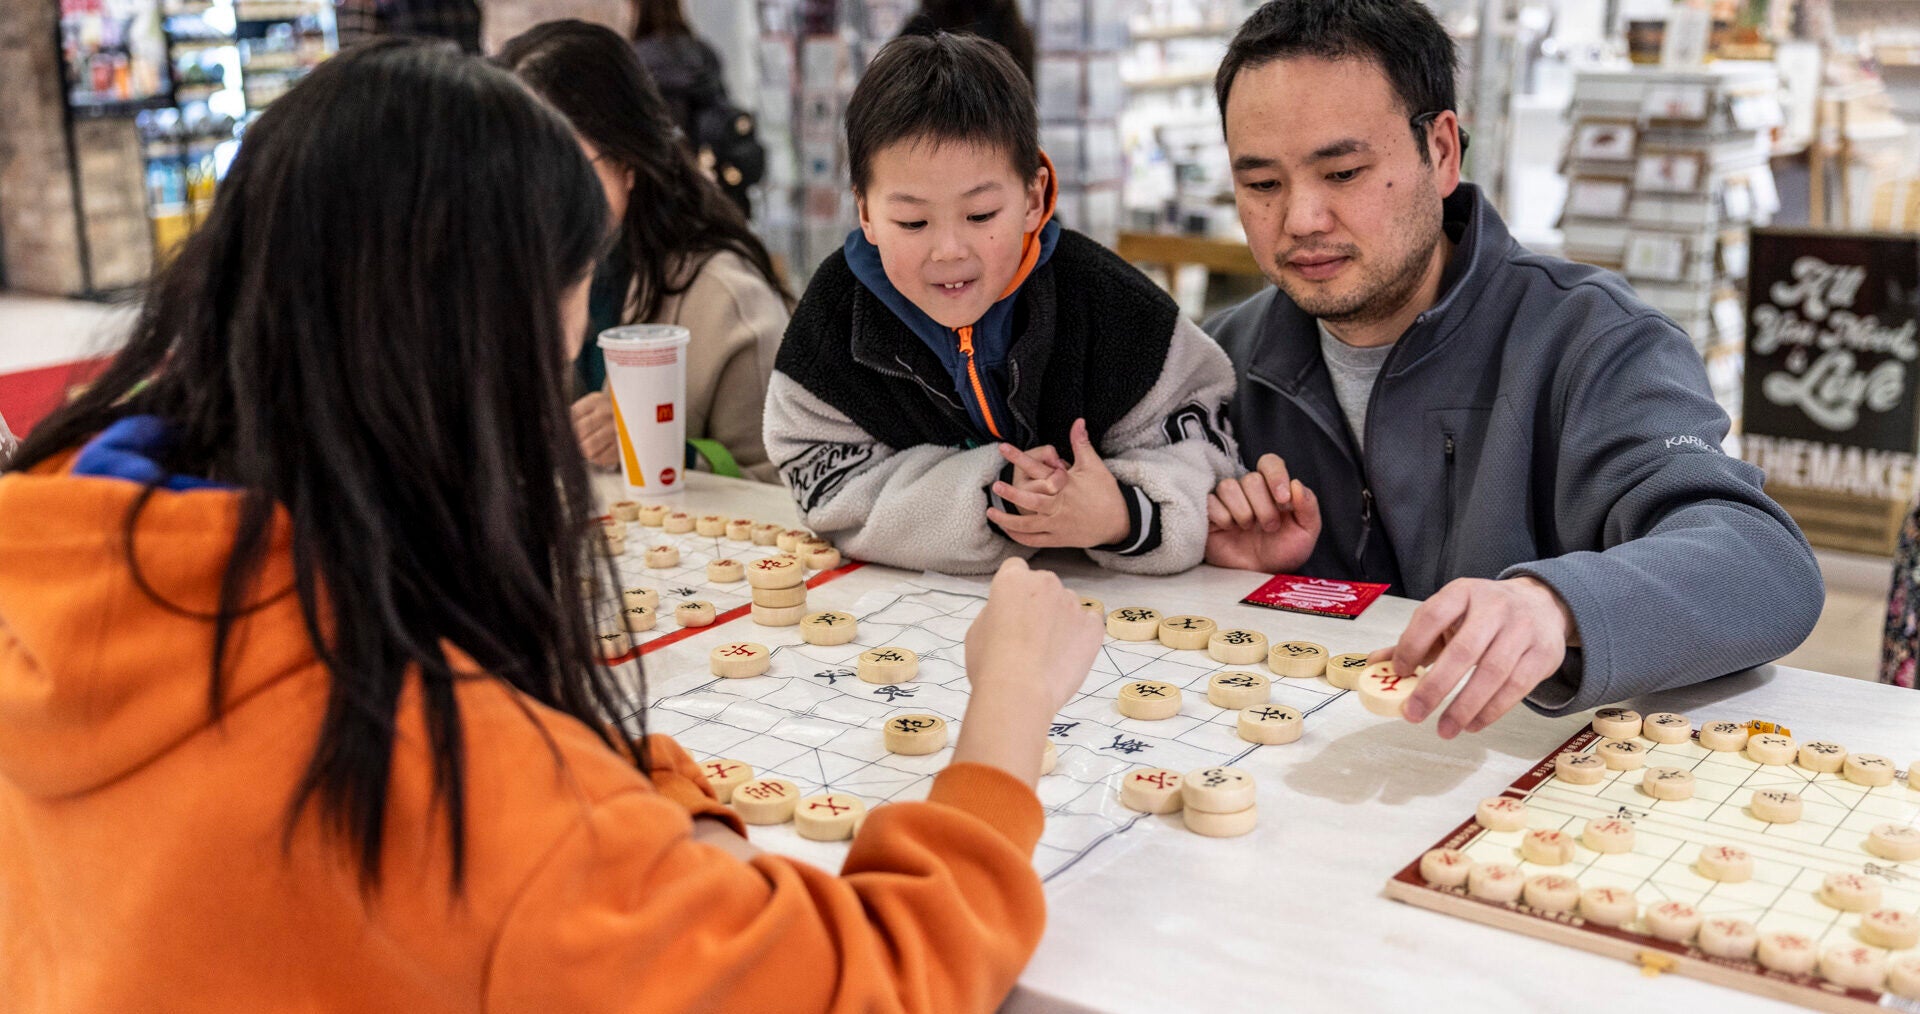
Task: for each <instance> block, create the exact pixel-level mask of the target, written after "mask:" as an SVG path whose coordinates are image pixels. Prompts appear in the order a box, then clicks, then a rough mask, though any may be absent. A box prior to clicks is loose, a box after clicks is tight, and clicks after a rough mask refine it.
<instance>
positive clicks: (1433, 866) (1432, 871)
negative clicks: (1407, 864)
mask: <svg viewBox="0 0 1920 1014" xmlns="http://www.w3.org/2000/svg"><path fill="white" fill-rule="evenodd" d="M1472 874H1473V860H1471V859H1469V858H1467V854H1466V853H1465V852H1462V851H1460V850H1459V849H1430V850H1428V852H1427V853H1426V854H1425V855H1423V856H1421V857H1420V879H1422V880H1424V881H1426V882H1427V883H1429V884H1432V885H1433V886H1435V887H1465V886H1467V878H1468V877H1469V876H1471V875H1472Z"/></svg>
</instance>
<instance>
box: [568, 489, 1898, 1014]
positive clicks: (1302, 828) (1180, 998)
mask: <svg viewBox="0 0 1920 1014" xmlns="http://www.w3.org/2000/svg"><path fill="white" fill-rule="evenodd" d="M599 491H600V493H601V494H602V496H603V497H604V498H605V499H608V500H611V499H619V498H621V497H622V496H624V495H625V489H624V487H623V485H622V484H621V483H620V482H619V481H618V480H617V479H616V478H608V477H602V479H601V480H600V481H599ZM675 499H679V500H684V501H685V502H686V503H687V504H691V505H692V508H691V509H692V510H694V511H696V512H699V513H706V512H710V511H711V512H716V513H726V514H729V515H731V516H746V517H754V518H759V519H763V520H767V521H780V522H783V523H788V524H794V523H797V515H796V513H795V511H794V507H793V503H792V501H791V499H790V498H789V497H788V496H787V494H786V492H785V491H784V490H782V489H779V488H778V487H773V486H762V485H756V484H753V483H747V482H741V481H738V480H729V479H720V478H715V477H713V476H710V475H706V474H703V473H695V474H693V475H692V476H690V477H689V483H688V490H687V492H686V493H684V494H682V495H681V496H679V497H676V498H675ZM1040 563H1041V565H1043V566H1046V567H1048V568H1050V569H1053V570H1056V571H1058V572H1059V573H1060V574H1061V576H1062V577H1063V578H1065V579H1066V580H1067V581H1068V583H1069V584H1070V586H1071V587H1072V588H1073V589H1074V590H1076V591H1078V592H1081V593H1083V594H1086V595H1091V596H1093V597H1095V598H1099V599H1101V600H1102V601H1104V602H1107V603H1108V604H1110V605H1114V606H1118V605H1119V604H1121V603H1123V602H1126V603H1134V604H1139V605H1147V606H1151V607H1153V608H1157V609H1160V610H1162V612H1166V613H1172V612H1192V613H1198V614H1200V615H1204V616H1209V617H1212V618H1213V619H1215V620H1218V621H1219V622H1220V623H1222V624H1223V625H1226V624H1229V623H1231V624H1234V625H1240V626H1247V627H1251V628H1254V629H1258V630H1262V631H1265V632H1266V633H1267V634H1268V636H1269V637H1271V638H1273V639H1275V640H1279V639H1282V638H1305V639H1308V640H1313V641H1317V642H1319V643H1322V644H1325V645H1327V647H1328V649H1329V650H1330V651H1332V652H1335V653H1339V652H1344V651H1359V650H1366V649H1372V648H1375V647H1379V646H1382V645H1385V644H1389V643H1391V642H1392V641H1393V639H1394V638H1395V637H1397V636H1398V634H1399V632H1400V629H1401V628H1402V627H1403V626H1404V625H1405V623H1406V621H1407V619H1408V617H1409V616H1411V615H1412V613H1413V610H1414V607H1415V605H1416V604H1417V603H1415V602H1413V601H1412V600H1408V599H1398V598H1383V599H1381V600H1380V601H1378V602H1376V603H1374V605H1373V606H1372V607H1371V608H1369V609H1368V610H1367V612H1366V613H1365V614H1364V615H1363V616H1361V617H1360V618H1358V619H1356V620H1350V621H1349V620H1334V619H1325V618H1320V617H1313V616H1303V615H1297V614H1293V613H1282V612H1276V611H1273V610H1267V609H1260V608H1256V607H1251V606H1243V605H1240V604H1239V600H1240V599H1241V598H1242V597H1244V596H1245V595H1246V594H1247V593H1248V592H1250V591H1252V590H1253V589H1254V588H1256V587H1258V586H1259V585H1260V584H1261V582H1262V581H1263V580H1264V578H1263V577H1262V576H1261V575H1257V574H1249V573H1246V572H1242V571H1229V570H1221V569H1218V568H1214V567H1205V566H1203V567H1199V568H1197V569H1195V570H1193V571H1189V572H1188V573H1185V574H1180V575H1176V576H1173V577H1162V578H1141V577H1131V576H1128V575H1124V574H1115V573H1112V572H1109V571H1103V570H1100V569H1099V568H1097V567H1095V566H1093V565H1092V564H1091V563H1089V562H1088V561H1087V560H1086V559H1085V558H1084V557H1083V556H1080V555H1079V554H1056V555H1049V556H1047V557H1043V558H1042V560H1041V561H1040ZM907 576H911V575H909V574H907V573H906V572H903V571H898V570H892V569H889V568H885V567H878V566H872V565H869V566H867V567H865V568H863V569H861V570H859V571H856V572H854V573H852V574H848V575H846V576H844V577H841V578H839V579H837V580H835V581H832V582H830V583H828V584H826V585H823V586H821V587H820V588H817V589H815V590H814V591H813V592H812V594H811V595H810V596H809V604H810V605H816V606H817V607H818V608H822V609H844V608H848V607H850V606H851V605H852V604H853V603H854V601H855V600H856V599H858V598H859V597H860V596H861V595H862V594H865V593H866V592H868V591H874V590H878V589H883V588H886V587H888V586H890V585H892V584H893V583H894V582H896V581H898V580H900V579H901V578H903V577H907ZM729 627H731V625H729ZM729 627H723V628H719V629H718V630H716V631H715V632H712V633H707V634H702V635H699V636H696V637H693V638H689V639H688V640H686V641H683V642H680V643H679V644H675V645H672V646H670V647H668V648H666V649H665V650H662V651H659V652H656V653H654V654H650V655H648V656H647V657H646V667H647V680H648V684H649V686H648V692H649V695H650V696H651V697H654V698H658V697H660V696H662V695H664V694H668V693H675V692H679V691H683V690H688V689H691V688H693V687H696V686H699V685H701V684H703V683H705V682H707V681H708V680H709V679H710V675H709V673H708V672H707V667H706V652H707V651H708V650H709V649H710V648H711V647H712V646H713V645H714V644H716V643H719V642H720V641H722V640H725V639H727V636H729V635H725V634H724V631H725V630H727V629H729ZM1628 704H1629V706H1631V707H1633V708H1635V709H1637V710H1639V711H1640V712H1642V713H1643V714H1644V713H1650V712H1654V711H1676V712H1680V713H1682V714H1686V715H1689V716H1690V717H1693V718H1694V719H1695V720H1696V721H1699V720H1702V719H1707V720H1711V719H1716V718H1730V719H1739V720H1744V719H1748V718H1763V719H1769V720H1775V721H1779V722H1782V723H1783V724H1786V725H1788V726H1791V727H1792V728H1794V730H1795V732H1796V734H1797V735H1799V736H1800V737H1802V738H1808V737H1812V736H1817V737H1819V738H1823V739H1831V740H1834V741H1837V742H1840V743H1842V744H1844V745H1846V746H1847V747H1848V748H1849V749H1850V750H1854V751H1866V752H1875V753H1883V754H1888V755H1890V756H1892V757H1893V758H1894V760H1895V762H1896V763H1897V764H1900V765H1902V766H1904V765H1906V764H1909V763H1914V762H1920V693H1916V692H1914V691H1911V690H1902V689H1898V688H1894V687H1890V686H1884V685H1881V684H1877V683H1867V682H1864V681H1860V680H1854V679H1848V678H1845V677H1841V676H1832V675H1828V674H1824V673H1815V672H1808V671H1806V670H1800V669H1788V668H1782V667H1779V666H1762V667H1760V668H1758V669H1753V670H1749V671H1747V672H1744V673H1740V674H1736V675H1733V676H1728V677H1725V678H1722V679H1718V680H1713V681H1711V682H1708V683H1704V684H1700V685H1697V686H1694V687H1690V688H1687V689H1684V690H1677V691H1670V692H1667V693H1663V694H1657V695H1652V696H1649V697H1644V698H1638V699H1636V700H1634V701H1631V702H1628ZM1588 717H1589V716H1574V717H1569V718H1560V719H1547V718H1541V717H1539V716H1538V715H1535V714H1533V713H1531V712H1525V711H1516V712H1514V713H1512V714H1509V715H1508V716H1507V717H1506V718H1505V719H1503V720H1502V721H1500V722H1498V723H1496V724H1495V725H1494V726H1492V727H1491V728H1489V729H1487V730H1486V731H1484V732H1481V733H1479V734H1477V735H1471V736H1461V737H1459V738H1456V739H1454V740H1452V741H1451V742H1448V741H1443V740H1441V739H1440V738H1439V737H1438V736H1437V735H1436V734H1435V733H1434V731H1433V723H1432V720H1431V719H1430V720H1429V721H1428V723H1427V724H1425V725H1421V726H1413V725H1409V724H1407V723H1405V722H1399V721H1390V720H1384V719H1381V718H1378V717H1376V716H1374V715H1371V714H1369V713H1368V712H1366V711H1365V710H1364V709H1363V708H1362V707H1361V706H1360V702H1359V701H1358V700H1357V699H1355V697H1354V695H1351V694H1348V695H1345V696H1343V697H1341V698H1340V699H1338V700H1336V701H1334V702H1333V703H1332V704H1330V705H1328V706H1327V707H1325V708H1323V709H1321V710H1320V711H1319V712H1317V713H1316V714H1315V715H1314V716H1313V717H1312V718H1311V719H1310V720H1309V721H1308V724H1307V731H1306V735H1305V736H1304V737H1303V738H1302V739H1301V740H1300V741H1299V742H1297V743H1293V744H1290V745H1287V746H1281V747H1269V748H1266V749H1262V750H1258V751H1255V752H1254V753H1253V754H1252V755H1251V756H1249V757H1248V759H1247V760H1246V761H1244V762H1242V767H1244V768H1245V769H1246V770H1248V771H1249V772H1251V773H1252V774H1253V776H1254V777H1255V779H1256V780H1257V781H1258V782H1259V785H1260V796H1259V799H1260V811H1261V813H1260V826H1259V828H1258V829H1257V830H1255V831H1254V832H1253V833H1252V834H1249V835H1247V836H1245V837H1241V838H1234V839H1225V840H1218V839H1209V838H1202V837H1200V836H1198V835H1194V834H1191V833H1189V832H1187V831H1185V830H1184V829H1182V828H1181V827H1180V825H1179V821H1178V818H1177V817H1171V818H1170V817H1160V818H1155V819H1154V820H1152V821H1143V822H1141V823H1140V824H1137V825H1135V827H1134V828H1133V829H1132V830H1131V831H1129V832H1128V833H1127V835H1126V837H1127V839H1128V840H1127V841H1124V842H1117V843H1108V844H1103V845H1102V846H1100V847H1098V848H1096V849H1095V850H1094V852H1093V853H1092V854H1091V855H1090V856H1089V857H1088V858H1087V859H1085V860H1083V861H1081V862H1080V863H1078V864H1076V865H1075V866H1074V867H1072V868H1071V869H1069V870H1067V871H1066V872H1064V873H1063V874H1062V875H1061V876H1059V877H1057V878H1055V879H1054V880H1053V881H1050V882H1049V883H1048V885H1047V899H1048V907H1049V912H1048V922H1047V931H1046V936H1045V938H1044V939H1043V941H1042V942H1041V945H1040V950H1039V952H1038V953H1037V954H1036V955H1035V956H1034V959H1033V962H1032V964H1031V965H1029V966H1028V968H1027V970H1026V972H1025V973H1024V974H1023V975H1022V976H1021V978H1020V983H1019V986H1018V987H1017V988H1016V989H1015V990H1014V993H1013V995H1012V996H1011V997H1010V998H1009V999H1008V1001H1007V1004H1006V1007H1005V1008H1004V1009H1005V1010H1006V1011H1011V1012H1021V1014H1024V1012H1040V1011H1046V1012H1055V1011H1082V1010H1086V1011H1238V1010H1282V1009H1284V1010H1302V1011H1334V1010H1338V1011H1374V1010H1379V1011H1384V1010H1419V1011H1422V1012H1431V1011H1450V1010H1462V1011H1465V1010H1472V1011H1475V1012H1477V1014H1491V1012H1497V1011H1515V1012H1528V1014H1532V1012H1539V1011H1557V1010H1571V1009H1575V1008H1577V1007H1588V1006H1595V1005H1597V1004H1598V1003H1599V1002H1601V998H1602V997H1604V998H1605V999H1606V1001H1607V1006H1608V1007H1609V1009H1622V1010H1626V1009H1649V1010H1651V1009H1656V1008H1655V1007H1654V1005H1656V1004H1658V1005H1676V1006H1673V1007H1670V1008H1665V1009H1673V1010H1697V1011H1726V1010H1741V1011H1776V1010H1777V1011H1785V1010H1793V1009H1796V1008H1793V1007H1790V1006H1787V1005H1784V1004H1780V1003H1777V1002H1774V1001H1769V1000H1764V999H1762V998H1760V997H1757V996H1754V995H1752V994H1750V993H1744V992H1736V991H1732V990H1728V989H1725V988H1722V987H1718V986H1713V985H1709V984H1707V983H1703V982H1699V981H1696V980H1692V979H1688V978H1685V977H1681V976H1672V975H1668V976H1661V977H1659V978H1656V979H1650V978H1646V977H1644V976H1642V975H1641V974H1640V971H1639V969H1638V968H1636V967H1634V966H1632V965H1629V964H1627V963H1624V962H1620V961H1616V960H1613V959H1609V958H1604V957H1600V956H1598V955H1594V954H1589V953H1587V952H1585V951H1581V950H1578V949H1575V948H1572V947H1567V946H1562V945H1559V944H1551V943H1548V942H1546V941H1543V940H1539V939H1536V938H1533V937H1529V936H1525V935H1522V934H1518V933H1513V932H1509V931H1505V930H1499V929H1494V928H1492V927H1488V926H1482V925H1479V924H1477V923H1472V922H1468V921H1466V920H1463V919H1457V918H1454V917H1451V916H1445V915H1441V914H1438V913H1435V912H1429V911H1426V910H1423V909H1418V908H1414V907H1412V906H1410V905H1405V904H1401V903H1399V902H1395V901H1389V900H1388V899H1386V898H1385V897H1384V896H1383V895H1382V893H1381V889H1382V887H1383V885H1385V883H1386V882H1387V880H1388V878H1390V877H1391V876H1392V875H1393V874H1394V873H1395V872H1397V871H1398V870H1399V869H1400V868H1401V867H1402V866H1404V865H1405V864H1406V863H1407V862H1409V861H1411V860H1412V859H1414V858H1415V857H1417V856H1418V855H1419V854H1420V852H1421V851H1422V850H1424V849H1426V848H1427V847H1429V846H1430V845H1432V844H1433V843H1434V842H1435V841H1437V840H1439V839H1440V838H1441V837H1442V836H1443V835H1444V834H1445V833H1447V832H1448V831H1450V830H1451V829H1452V828H1453V827H1454V826H1455V825H1457V824H1458V823H1460V821H1462V820H1464V819H1466V818H1467V817H1469V816H1471V815H1472V813H1473V808H1474V805H1475V804H1476V803H1477V802H1478V801H1479V800H1480V799H1483V798H1485V797H1487V796H1491V795H1495V794H1498V793H1499V792H1500V791H1501V790H1502V789H1503V788H1505V787H1506V786H1507V785H1508V784H1509V783H1510V782H1512V781H1513V779H1514V778H1516V777H1517V776H1519V775H1520V774H1521V773H1522V772H1524V771H1525V770H1527V769H1528V768H1530V767H1531V766H1532V765H1533V764H1534V762H1536V761H1538V760H1539V759H1541V758H1542V757H1544V756H1546V754H1547V753H1548V752H1549V751H1551V750H1552V749H1553V748H1554V747H1556V746H1558V745H1560V744H1561V743H1562V742H1564V741H1565V740H1566V739H1567V738H1568V737H1569V736H1571V735H1573V733H1574V732H1575V731H1577V730H1578V729H1579V728H1580V727H1581V726H1582V725H1584V724H1585V722H1586V721H1587V718H1588ZM1613 1001H1617V1003H1618V1005H1616V1004H1615V1003H1613Z"/></svg>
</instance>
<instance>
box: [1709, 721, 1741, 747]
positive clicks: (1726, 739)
mask: <svg viewBox="0 0 1920 1014" xmlns="http://www.w3.org/2000/svg"><path fill="white" fill-rule="evenodd" d="M1700 745H1701V746H1704V747H1706V748H1707V749H1709V750H1713V751H1715V752H1717V753H1738V752H1740V751H1741V750H1745V749H1746V748H1747V727H1746V726H1744V725H1741V724H1740V723H1739V722H1708V723H1707V724H1705V725H1703V726H1701V727H1700Z"/></svg>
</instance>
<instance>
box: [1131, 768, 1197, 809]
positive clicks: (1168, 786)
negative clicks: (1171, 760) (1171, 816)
mask: <svg viewBox="0 0 1920 1014" xmlns="http://www.w3.org/2000/svg"><path fill="white" fill-rule="evenodd" d="M1181 799H1182V797H1181V795H1180V772H1178V771H1168V770H1167V769H1166V768H1135V769H1133V770H1132V771H1129V772H1127V776H1126V777H1125V778H1123V779H1121V780H1120V805H1122V806H1124V807H1126V808H1127V809H1129V810H1137V811H1139V812H1141V813H1172V812H1173V811H1175V810H1178V809H1180V805H1181Z"/></svg>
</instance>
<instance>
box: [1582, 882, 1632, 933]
mask: <svg viewBox="0 0 1920 1014" xmlns="http://www.w3.org/2000/svg"><path fill="white" fill-rule="evenodd" d="M1580 918H1582V919H1585V920H1586V921H1588V922H1590V923H1593V924H1594V925H1596V926H1625V925H1626V924H1628V923H1630V922H1632V921H1634V920H1635V919H1638V918H1640V899H1638V898H1635V897H1634V896H1633V892H1632V891H1629V890H1626V889H1625V888H1621V887H1589V888H1587V889H1586V890H1584V891H1581V892H1580Z"/></svg>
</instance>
